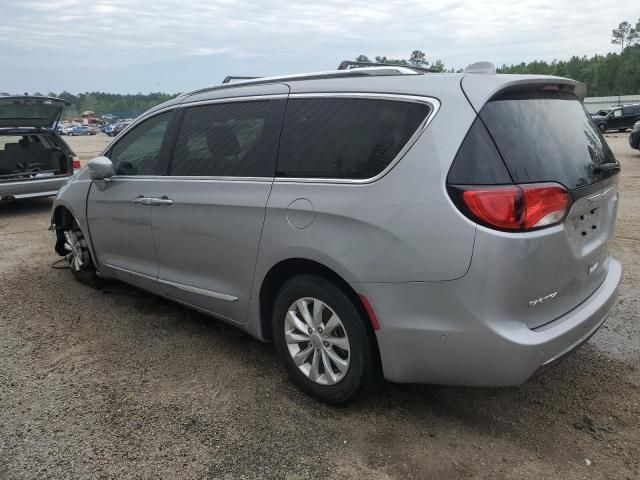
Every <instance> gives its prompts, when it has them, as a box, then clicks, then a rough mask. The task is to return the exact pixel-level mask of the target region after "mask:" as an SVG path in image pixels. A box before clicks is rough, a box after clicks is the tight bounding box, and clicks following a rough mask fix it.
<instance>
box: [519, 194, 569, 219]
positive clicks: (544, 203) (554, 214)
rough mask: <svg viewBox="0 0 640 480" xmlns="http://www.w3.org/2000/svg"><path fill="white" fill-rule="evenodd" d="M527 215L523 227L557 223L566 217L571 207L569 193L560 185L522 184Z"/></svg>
mask: <svg viewBox="0 0 640 480" xmlns="http://www.w3.org/2000/svg"><path fill="white" fill-rule="evenodd" d="M520 188H522V190H523V191H524V205H525V209H526V212H525V217H524V219H523V220H524V223H523V227H524V229H525V230H529V229H532V228H540V227H546V226H548V225H555V224H556V223H559V222H561V221H562V219H563V218H564V216H565V214H566V213H567V210H568V207H569V194H568V193H567V191H566V190H565V189H564V188H563V187H561V186H559V185H538V186H536V185H522V186H521V187H520Z"/></svg>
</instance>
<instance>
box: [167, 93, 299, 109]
mask: <svg viewBox="0 0 640 480" xmlns="http://www.w3.org/2000/svg"><path fill="white" fill-rule="evenodd" d="M288 96H289V94H288V93H273V94H269V93H266V94H264V95H247V96H244V97H224V98H210V99H208V100H198V101H195V102H187V103H181V104H180V108H190V107H198V106H200V105H211V104H215V103H237V102H259V101H265V100H278V99H280V100H281V99H286V98H287V97H288Z"/></svg>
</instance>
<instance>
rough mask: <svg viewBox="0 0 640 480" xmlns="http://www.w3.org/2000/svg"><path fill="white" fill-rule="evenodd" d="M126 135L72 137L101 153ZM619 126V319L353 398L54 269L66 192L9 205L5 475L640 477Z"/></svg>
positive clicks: (0, 243)
mask: <svg viewBox="0 0 640 480" xmlns="http://www.w3.org/2000/svg"><path fill="white" fill-rule="evenodd" d="M108 140H109V139H108V138H106V137H105V136H103V135H101V136H97V137H88V138H85V137H81V138H72V139H70V143H71V144H72V147H73V148H74V149H75V150H76V152H77V153H78V154H80V155H82V156H84V157H85V160H86V157H90V156H92V155H94V154H95V153H97V152H98V151H99V150H101V148H102V147H101V145H104V144H105V143H106V141H108ZM608 140H609V142H610V144H611V145H612V147H613V149H614V151H615V153H616V155H617V157H618V159H619V160H620V161H621V162H622V164H623V174H622V178H621V190H622V192H623V193H622V200H621V204H620V211H619V217H618V218H619V219H618V224H617V231H616V239H615V242H614V246H613V250H614V254H615V255H616V256H617V257H618V258H619V259H621V261H622V262H623V264H624V267H625V271H624V277H623V282H622V285H621V289H620V300H619V302H618V304H617V306H616V307H615V308H614V310H613V312H612V314H611V317H610V318H609V320H608V322H607V323H606V325H605V327H603V329H601V330H600V331H599V332H598V333H597V334H596V335H595V336H594V337H593V338H592V339H591V340H590V341H589V342H588V343H587V344H586V345H585V346H583V347H582V348H580V349H579V350H578V351H576V352H575V354H574V355H572V356H571V357H569V358H568V359H567V361H565V362H564V363H562V364H560V365H559V366H557V367H556V368H554V369H552V370H550V371H548V372H547V373H546V374H545V375H543V376H541V377H538V378H536V379H534V380H531V381H529V382H528V383H526V384H525V385H522V386H521V387H518V388H505V389H471V388H453V387H438V386H424V385H384V386H383V387H382V388H381V389H380V391H378V392H376V393H375V394H373V395H372V396H371V397H370V398H369V399H367V400H365V401H363V402H360V403H357V404H353V405H350V406H347V407H341V408H335V407H328V406H325V405H322V404H318V403H316V402H314V401H313V400H310V399H309V398H307V397H306V396H305V395H303V394H300V393H299V392H298V391H297V390H296V389H295V388H294V387H292V386H291V384H290V383H289V382H288V381H287V379H286V377H285V373H284V371H283V369H282V368H281V367H280V365H279V363H278V361H277V358H276V355H275V353H274V351H273V349H272V347H271V346H270V345H264V344H261V343H260V342H258V341H256V340H254V339H252V338H251V337H249V336H247V335H244V334H243V333H240V332H238V331H236V330H234V329H232V328H231V327H228V326H226V325H224V324H223V323H221V322H218V321H216V320H213V319H211V318H208V317H205V316H203V315H200V314H198V313H195V312H193V311H190V310H187V309H186V308H183V307H181V306H178V305H175V304H172V303H170V302H168V301H165V300H163V299H160V298H158V297H155V296H153V295H150V294H147V293H145V292H142V291H140V290H137V289H134V288H131V287H128V286H126V285H123V284H114V285H113V286H111V287H109V288H107V289H105V290H102V291H95V290H92V289H90V288H88V287H85V286H82V285H80V284H78V283H76V282H75V281H74V280H73V279H72V276H71V275H70V273H69V272H68V271H67V270H54V269H52V268H51V264H52V263H53V262H54V261H55V260H57V259H58V257H57V256H56V255H55V253H54V252H53V249H52V246H53V237H52V234H51V233H50V232H48V231H47V230H46V228H47V225H48V216H49V211H50V207H51V200H49V199H46V200H33V201H29V202H19V203H15V204H12V205H0V247H1V251H2V254H1V256H0V283H1V284H2V295H1V296H0V331H1V332H2V334H1V336H0V366H1V368H0V479H5V478H7V479H9V478H10V479H20V478H38V479H40V478H56V479H58V478H112V477H117V478H158V477H161V478H229V479H231V478H233V479H235V478H247V479H253V478H281V479H315V478H337V477H340V478H371V479H387V478H437V479H449V478H487V479H489V478H490V479H506V478H518V479H521V478H532V479H533V478H535V479H540V478H555V479H557V478H562V479H581V478H606V479H637V478H640V421H639V420H638V419H639V417H640V395H639V393H640V373H639V372H640V370H639V368H638V367H639V364H640V335H639V333H640V327H639V325H638V310H639V307H640V305H639V299H640V281H639V280H640V255H639V253H640V233H638V232H639V231H640V186H639V185H640V182H639V178H640V152H637V151H632V150H631V149H629V147H628V144H627V136H626V135H625V134H615V135H608Z"/></svg>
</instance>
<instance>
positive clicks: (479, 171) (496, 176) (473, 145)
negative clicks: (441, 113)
mask: <svg viewBox="0 0 640 480" xmlns="http://www.w3.org/2000/svg"><path fill="white" fill-rule="evenodd" d="M447 181H448V182H449V183H451V184H454V185H500V184H507V183H511V177H510V176H509V172H508V171H507V168H506V167H505V165H504V162H503V161H502V158H501V157H500V153H498V149H497V148H496V145H495V144H494V143H493V140H491V137H490V136H489V132H487V129H486V127H485V126H484V124H483V123H482V121H481V120H480V118H476V120H475V121H474V122H473V125H471V128H470V129H469V132H468V133H467V136H466V138H465V139H464V141H463V142H462V146H461V147H460V150H458V153H457V155H456V158H455V159H454V161H453V165H451V170H449V176H448V177H447Z"/></svg>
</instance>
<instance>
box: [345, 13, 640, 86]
mask: <svg viewBox="0 0 640 480" xmlns="http://www.w3.org/2000/svg"><path fill="white" fill-rule="evenodd" d="M611 43H612V44H615V45H620V47H621V50H620V53H608V54H607V55H594V56H593V57H587V56H586V55H585V56H583V57H578V56H572V57H571V58H570V59H569V60H553V61H551V62H546V61H544V60H534V61H532V62H529V63H526V62H522V63H519V64H516V65H502V66H501V67H498V68H497V69H496V70H497V72H498V73H521V74H537V75H556V76H559V77H567V78H572V79H574V80H578V81H580V82H582V83H584V84H586V85H587V94H588V95H589V96H591V97H601V96H609V95H611V96H613V95H635V94H640V19H639V20H638V22H637V23H636V25H635V27H634V26H632V25H631V24H630V23H629V22H626V21H625V22H622V23H620V25H618V28H615V29H613V30H612V32H611ZM355 61H357V62H372V61H373V62H376V63H393V64H397V65H407V66H412V67H419V68H428V69H430V70H433V71H435V72H452V73H453V72H461V71H462V69H458V70H455V69H453V68H449V69H447V68H446V67H445V65H444V63H443V62H442V61H441V60H435V61H434V62H433V63H429V61H428V60H427V56H426V54H425V53H424V52H423V51H421V50H414V51H413V52H411V55H410V56H409V58H408V59H404V58H387V57H384V56H376V57H374V60H371V59H370V58H369V57H367V56H366V55H359V56H358V57H356V59H355Z"/></svg>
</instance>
